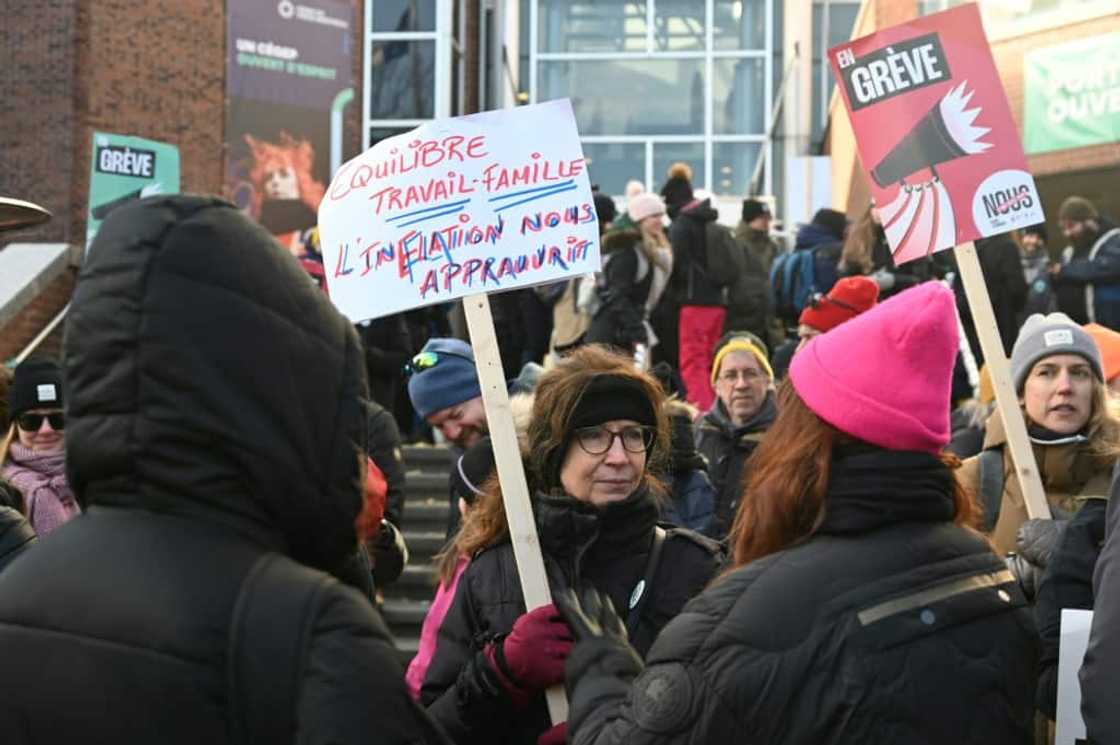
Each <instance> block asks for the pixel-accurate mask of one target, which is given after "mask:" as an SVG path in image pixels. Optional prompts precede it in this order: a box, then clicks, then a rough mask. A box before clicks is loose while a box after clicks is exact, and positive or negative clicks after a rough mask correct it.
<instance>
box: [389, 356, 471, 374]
mask: <svg viewBox="0 0 1120 745" xmlns="http://www.w3.org/2000/svg"><path fill="white" fill-rule="evenodd" d="M444 357H458V358H459V359H461V360H466V361H467V362H469V363H471V364H472V365H473V364H474V360H472V359H471V358H470V357H467V356H465V355H462V354H455V353H454V352H421V353H420V354H418V355H416V356H415V357H413V358H412V360H410V361H409V362H406V363H404V368H403V370H404V375H405V377H409V376H411V375H415V374H416V373H422V372H424V371H425V370H429V369H431V368H433V367H435V366H436V365H438V364H439V361H440V360H441V359H443V358H444Z"/></svg>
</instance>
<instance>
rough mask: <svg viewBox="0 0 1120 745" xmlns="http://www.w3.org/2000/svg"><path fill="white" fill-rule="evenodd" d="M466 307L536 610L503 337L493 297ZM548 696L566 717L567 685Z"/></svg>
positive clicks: (513, 533)
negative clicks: (501, 348)
mask: <svg viewBox="0 0 1120 745" xmlns="http://www.w3.org/2000/svg"><path fill="white" fill-rule="evenodd" d="M463 310H464V311H465V312H466V316H467V328H468V329H469V330H470V334H471V347H472V348H473V349H474V362H475V366H476V367H477V369H478V380H479V383H481V385H482V403H483V405H484V406H485V407H486V422H487V425H488V427H489V429H490V439H491V441H492V442H493V445H494V463H495V465H496V466H497V467H498V481H499V482H500V483H501V485H502V501H503V502H504V503H505V508H506V522H507V524H508V525H509V536H510V541H511V542H512V543H513V556H514V559H515V560H516V561H517V574H518V576H519V577H520V579H521V593H522V594H523V595H524V596H525V607H526V608H527V609H529V610H532V609H533V608H539V607H540V606H542V605H548V604H549V603H551V602H552V593H551V592H550V590H549V587H548V575H546V574H545V570H544V556H543V555H542V554H541V545H540V540H539V539H538V538H537V525H536V521H535V520H534V519H533V507H532V504H531V503H530V502H529V485H528V483H527V482H526V481H525V469H524V466H523V465H522V463H521V449H520V448H519V447H518V444H517V430H516V428H515V427H514V424H513V412H512V411H511V410H510V406H509V391H508V390H507V389H506V377H505V373H503V372H502V358H501V355H500V354H499V352H498V338H497V336H496V335H495V334H494V318H493V316H491V315H490V300H489V299H488V298H487V297H486V295H482V294H479V295H469V296H468V297H466V298H463ZM545 698H546V700H547V702H548V713H549V715H550V716H551V717H552V723H553V724H559V723H560V722H564V721H567V719H568V699H567V697H566V696H565V695H564V689H563V687H561V686H556V687H554V688H550V689H548V690H547V691H545Z"/></svg>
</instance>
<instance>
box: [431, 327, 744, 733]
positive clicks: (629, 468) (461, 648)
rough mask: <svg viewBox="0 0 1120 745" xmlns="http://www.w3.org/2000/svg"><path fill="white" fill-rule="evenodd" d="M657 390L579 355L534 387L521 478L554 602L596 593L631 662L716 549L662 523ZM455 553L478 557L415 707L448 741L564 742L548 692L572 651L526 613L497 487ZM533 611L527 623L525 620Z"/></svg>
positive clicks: (694, 588)
mask: <svg viewBox="0 0 1120 745" xmlns="http://www.w3.org/2000/svg"><path fill="white" fill-rule="evenodd" d="M663 401H664V393H663V392H662V390H661V388H660V386H659V384H658V383H657V381H656V380H655V379H654V378H653V377H651V376H650V375H647V374H645V373H642V372H639V371H638V370H636V369H635V367H634V363H633V360H631V359H630V358H629V357H626V356H623V355H619V354H615V353H612V352H609V351H607V350H606V349H605V348H604V347H601V346H599V345H587V346H584V347H581V348H579V349H577V350H575V351H573V352H572V353H571V355H569V356H568V357H566V358H565V359H563V360H562V361H561V362H560V363H559V364H558V365H557V366H556V367H555V368H553V369H552V370H550V371H548V372H546V373H545V374H544V375H543V376H542V377H541V379H540V381H539V383H538V386H537V391H536V398H535V401H534V405H533V413H532V418H531V420H530V423H529V429H528V443H527V445H528V446H527V448H526V451H525V452H526V456H525V461H526V478H527V481H528V484H529V490H530V494H531V501H532V504H533V512H534V515H535V518H536V524H537V533H538V536H539V539H540V546H541V551H542V553H543V554H544V561H545V567H546V570H547V572H548V576H549V580H550V585H551V589H552V592H553V593H554V594H555V593H556V592H558V591H560V590H561V589H563V588H565V587H585V586H591V587H595V588H597V589H598V590H599V591H600V592H603V593H604V594H606V595H608V596H609V597H611V598H612V600H613V602H614V603H615V604H616V606H617V607H619V608H620V609H622V613H623V617H624V618H625V622H626V623H627V625H628V627H629V629H630V639H631V641H632V643H633V644H634V647H635V648H636V649H637V650H638V651H639V653H644V652H645V651H646V650H648V649H649V646H650V644H651V643H652V641H653V639H654V637H655V636H656V635H657V632H658V631H659V630H660V629H661V627H662V626H664V625H665V623H667V622H668V621H669V619H671V618H672V617H673V616H675V615H676V614H677V613H678V612H680V610H681V608H682V607H683V605H684V603H685V602H687V600H688V599H689V598H690V597H692V596H693V595H695V594H697V593H698V592H700V591H701V590H702V589H703V588H704V587H705V586H706V585H707V583H708V582H709V581H710V580H711V578H712V577H713V576H714V574H715V572H716V570H717V567H718V565H719V563H720V561H721V558H722V553H721V549H720V548H719V546H718V544H716V543H715V542H714V541H711V540H708V539H706V538H703V537H701V536H699V535H698V534H696V533H693V532H691V531H688V530H686V529H683V528H668V529H666V528H662V527H659V526H658V525H657V519H658V504H659V502H660V501H661V500H664V499H667V495H665V494H664V492H663V488H662V487H661V486H660V482H659V481H658V480H657V478H656V477H655V474H656V473H657V472H658V471H659V470H660V466H661V464H662V463H663V462H664V461H665V460H667V458H668V451H669V431H668V421H667V418H666V415H665V412H664V410H663V406H662V404H663ZM480 491H481V492H482V493H481V494H480V495H479V496H478V498H477V500H476V503H475V506H474V508H473V509H472V510H471V511H470V512H469V513H468V514H467V516H466V518H465V519H464V522H463V526H462V528H461V530H460V532H459V537H458V539H457V541H456V544H455V548H456V552H457V554H458V555H466V556H471V557H473V558H472V560H471V562H470V564H469V565H468V566H467V568H466V570H464V572H463V575H462V577H461V579H460V580H459V587H458V590H457V591H456V594H455V599H454V600H453V601H452V604H451V607H450V608H449V609H448V612H447V615H446V617H445V618H444V621H443V624H442V625H441V626H440V631H439V637H438V642H437V645H436V650H435V653H434V655H433V657H432V660H431V663H430V665H429V667H428V671H427V674H426V676H425V679H424V683H423V685H422V687H421V702H422V703H424V704H425V705H426V706H427V707H428V712H429V713H430V714H432V715H433V716H434V718H435V719H436V720H437V721H438V722H439V723H440V724H441V725H442V726H443V728H444V730H445V731H446V732H447V733H448V734H449V735H450V736H451V738H452V739H453V740H454V741H455V742H457V743H476V742H478V743H481V742H485V743H536V742H538V738H540V737H541V735H542V734H545V733H546V732H547V734H545V739H544V740H542V742H552V741H555V742H560V741H562V737H563V727H556V728H550V725H549V719H548V715H547V712H546V709H545V702H544V695H543V692H544V690H545V689H546V688H547V687H548V686H550V685H554V684H556V683H559V682H560V681H561V680H562V678H563V670H564V659H565V657H566V655H567V650H568V649H569V648H570V646H571V635H570V632H569V630H568V628H567V627H566V626H565V625H564V624H563V623H562V622H560V621H559V620H558V619H557V616H556V609H555V608H554V607H553V606H551V605H546V606H542V607H540V608H535V609H527V608H526V607H525V601H524V597H523V596H522V594H521V587H520V585H519V583H518V578H517V577H518V575H517V566H516V563H515V561H514V555H513V548H512V545H511V544H510V542H509V538H508V532H509V531H508V527H507V525H506V521H505V511H504V508H503V505H502V499H501V487H500V484H499V483H498V480H497V479H496V478H494V477H491V478H490V479H488V480H487V481H486V483H485V484H483V485H482V488H481V489H480ZM527 610H528V612H526V611H527Z"/></svg>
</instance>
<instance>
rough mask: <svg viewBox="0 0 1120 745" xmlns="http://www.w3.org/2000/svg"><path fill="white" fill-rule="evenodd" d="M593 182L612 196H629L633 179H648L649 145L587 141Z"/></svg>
mask: <svg viewBox="0 0 1120 745" xmlns="http://www.w3.org/2000/svg"><path fill="white" fill-rule="evenodd" d="M583 157H584V158H586V159H587V174H588V177H589V178H590V179H591V183H593V184H598V185H599V190H600V191H601V192H603V193H604V194H610V195H611V196H621V195H623V194H625V193H626V182H627V181H629V180H630V179H637V180H638V181H642V182H644V181H645V180H646V146H645V145H644V144H642V143H630V142H587V143H584V145H583Z"/></svg>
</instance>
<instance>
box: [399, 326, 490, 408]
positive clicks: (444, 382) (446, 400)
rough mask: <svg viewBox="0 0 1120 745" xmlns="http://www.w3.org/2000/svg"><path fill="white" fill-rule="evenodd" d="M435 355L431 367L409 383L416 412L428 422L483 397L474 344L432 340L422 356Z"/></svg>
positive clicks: (410, 394)
mask: <svg viewBox="0 0 1120 745" xmlns="http://www.w3.org/2000/svg"><path fill="white" fill-rule="evenodd" d="M424 352H435V353H436V355H437V356H438V358H439V360H438V362H436V364H435V365H434V366H432V367H429V368H428V369H426V370H421V371H420V372H415V373H413V374H412V377H411V378H409V380H408V397H409V398H411V399H412V406H413V408H415V409H416V413H417V414H419V415H420V416H421V417H423V418H424V419H427V418H428V417H429V416H431V415H432V414H434V413H436V412H437V411H441V410H443V409H446V408H448V407H450V406H455V405H456V404H461V403H463V402H464V401H470V400H471V399H472V398H477V397H479V396H481V395H482V386H481V385H479V382H478V371H477V370H476V369H475V366H474V352H473V351H472V350H471V345H470V344H467V343H466V342H465V341H461V340H459V339H439V338H436V339H429V340H428V343H427V344H425V345H424V348H423V349H421V350H420V353H421V354H423V353H424Z"/></svg>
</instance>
